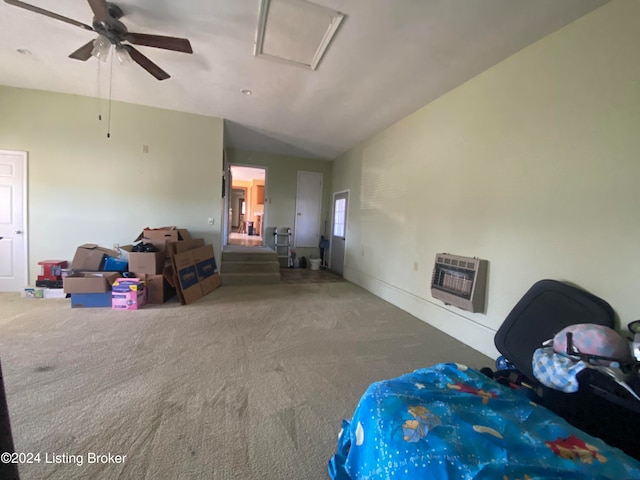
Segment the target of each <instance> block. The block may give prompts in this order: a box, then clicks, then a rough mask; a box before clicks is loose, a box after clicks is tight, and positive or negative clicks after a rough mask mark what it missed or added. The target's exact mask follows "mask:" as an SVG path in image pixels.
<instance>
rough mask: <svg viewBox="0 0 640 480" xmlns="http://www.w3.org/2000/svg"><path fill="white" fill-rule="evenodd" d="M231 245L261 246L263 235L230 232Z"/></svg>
mask: <svg viewBox="0 0 640 480" xmlns="http://www.w3.org/2000/svg"><path fill="white" fill-rule="evenodd" d="M229 245H245V246H247V247H255V246H261V245H262V237H259V236H257V235H247V234H246V233H230V234H229Z"/></svg>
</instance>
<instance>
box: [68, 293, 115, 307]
mask: <svg viewBox="0 0 640 480" xmlns="http://www.w3.org/2000/svg"><path fill="white" fill-rule="evenodd" d="M97 307H105V308H106V307H111V292H102V293H72V294H71V308H97Z"/></svg>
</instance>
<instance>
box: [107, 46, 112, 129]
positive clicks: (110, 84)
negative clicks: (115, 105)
mask: <svg viewBox="0 0 640 480" xmlns="http://www.w3.org/2000/svg"><path fill="white" fill-rule="evenodd" d="M112 85H113V54H112V55H111V64H110V66H109V125H108V127H107V138H111V88H112Z"/></svg>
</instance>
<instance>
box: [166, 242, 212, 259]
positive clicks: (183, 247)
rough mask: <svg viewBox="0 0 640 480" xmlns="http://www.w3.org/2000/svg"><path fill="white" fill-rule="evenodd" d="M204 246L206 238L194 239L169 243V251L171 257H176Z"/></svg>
mask: <svg viewBox="0 0 640 480" xmlns="http://www.w3.org/2000/svg"><path fill="white" fill-rule="evenodd" d="M202 246H204V238H194V239H192V240H182V241H180V242H169V243H168V244H167V251H168V252H169V255H175V254H176V253H184V252H188V251H189V250H193V249H196V248H199V247H202Z"/></svg>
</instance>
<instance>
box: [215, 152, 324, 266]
mask: <svg viewBox="0 0 640 480" xmlns="http://www.w3.org/2000/svg"><path fill="white" fill-rule="evenodd" d="M227 161H228V162H229V163H230V164H235V165H248V166H256V167H264V168H266V170H267V177H266V182H265V210H266V218H265V220H264V221H265V241H266V242H267V243H268V244H269V245H271V244H273V238H271V235H272V234H273V227H291V229H292V231H294V228H295V217H296V195H297V184H298V171H299V170H304V171H307V172H318V173H322V176H323V183H322V185H323V191H322V212H321V217H320V218H321V222H322V224H321V228H320V233H321V234H322V232H323V231H324V225H325V222H326V223H327V229H329V223H330V222H331V211H330V209H331V195H332V189H331V177H332V165H333V162H330V161H326V160H313V159H307V158H298V157H288V156H284V155H274V154H268V153H258V152H249V151H245V150H237V149H232V148H229V149H227ZM294 235H295V231H294ZM296 253H297V255H298V257H302V256H306V257H309V255H316V256H317V255H319V254H320V250H319V249H317V248H299V249H297V252H296Z"/></svg>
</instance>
